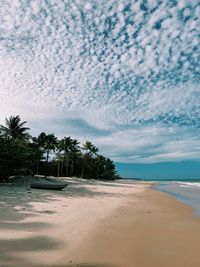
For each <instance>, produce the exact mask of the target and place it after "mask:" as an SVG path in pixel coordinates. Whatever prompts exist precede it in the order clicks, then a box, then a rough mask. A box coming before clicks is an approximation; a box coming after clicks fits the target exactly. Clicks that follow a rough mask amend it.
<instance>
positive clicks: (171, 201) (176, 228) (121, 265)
mask: <svg viewBox="0 0 200 267" xmlns="http://www.w3.org/2000/svg"><path fill="white" fill-rule="evenodd" d="M137 199H138V200H139V201H137V202H133V203H131V201H130V202H129V203H128V204H127V205H125V206H124V207H121V208H119V209H118V211H117V212H115V213H113V214H112V215H110V217H107V218H104V219H103V220H101V222H99V224H98V225H97V226H96V231H95V232H93V233H91V234H90V236H89V237H88V238H87V239H85V240H84V242H83V243H82V245H81V246H80V248H79V249H77V251H78V254H77V255H74V262H75V263H76V264H78V263H79V264H80V265H76V264H75V265H73V266H88V267H89V266H93V267H189V266H191V267H199V266H200V255H199V246H200V219H199V218H197V217H195V216H194V215H193V212H192V208H190V207H189V206H186V205H184V204H182V203H180V202H178V201H177V200H176V199H175V198H173V197H171V196H168V195H166V194H164V193H160V192H156V191H153V190H150V189H148V190H146V191H145V193H144V194H141V195H139V196H137ZM81 263H85V265H81Z"/></svg>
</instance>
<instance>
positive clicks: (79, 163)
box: [0, 115, 118, 181]
mask: <svg viewBox="0 0 200 267" xmlns="http://www.w3.org/2000/svg"><path fill="white" fill-rule="evenodd" d="M26 123H27V122H26V121H23V122H22V121H21V118H20V116H19V115H18V116H11V117H9V118H6V119H5V125H0V181H2V180H6V179H7V178H8V177H9V176H12V175H37V174H40V175H45V176H49V175H51V176H57V177H59V176H76V177H82V178H93V179H107V180H112V179H115V178H117V177H118V175H117V173H116V170H115V165H114V163H113V161H112V160H111V159H109V158H106V157H104V156H102V155H100V154H99V153H98V152H99V149H98V148H97V147H96V146H95V145H94V144H93V143H92V142H90V141H86V142H85V143H83V144H80V142H79V141H78V140H77V139H73V138H71V137H70V136H68V137H63V138H62V139H58V138H57V137H56V136H55V135H54V134H53V133H51V134H47V133H45V132H42V133H40V134H39V135H38V136H37V137H33V136H31V135H30V133H29V130H30V128H28V127H26Z"/></svg>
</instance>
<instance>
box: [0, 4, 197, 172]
mask: <svg viewBox="0 0 200 267" xmlns="http://www.w3.org/2000/svg"><path fill="white" fill-rule="evenodd" d="M199 14H200V3H199V1H198V0H178V1H175V0H165V1H156V0H144V1H142V0H138V1H135V0H119V1H116V0H106V1H105V0H98V1H97V0H93V1H92V0H90V1H82V0H74V1H73V0H46V1H41V0H24V1H20V0H15V1H13V0H3V1H1V9H0V100H1V105H0V122H1V123H3V121H4V118H5V117H8V116H10V115H17V114H20V115H21V117H22V119H23V120H28V121H29V125H30V127H31V128H32V129H33V132H32V133H33V134H37V133H39V132H41V131H43V130H45V131H47V132H55V133H56V134H57V135H58V136H59V137H61V136H64V135H65V136H68V135H71V136H72V137H75V138H79V139H80V140H82V141H84V140H86V139H90V140H92V141H93V142H94V144H95V145H97V146H99V147H100V151H101V153H103V154H104V155H107V156H109V157H111V158H112V159H113V160H114V161H115V162H120V163H122V164H126V163H128V164H133V165H132V170H133V171H132V172H133V174H134V169H135V166H136V165H135V164H139V165H137V166H141V164H142V165H143V166H144V168H145V169H146V170H149V172H150V173H151V174H154V170H153V169H152V168H150V166H151V164H155V163H158V164H160V163H167V164H168V165H170V163H171V165H170V166H171V168H172V169H173V166H174V165H173V162H175V163H178V162H179V163H181V162H182V164H183V165H184V164H185V162H186V161H187V162H191V163H192V162H196V161H198V160H199V158H200V128H199V121H200V46H199V43H200V17H199ZM124 166H127V165H124ZM152 166H153V165H152ZM191 168H192V165H191V167H190V168H188V169H187V170H186V172H188V175H189V173H190V169H191ZM172 169H171V170H172ZM129 172H130V171H129ZM120 173H121V174H123V175H126V174H127V171H126V168H124V169H123V171H120ZM141 173H142V172H141ZM168 173H169V175H171V174H170V173H171V171H170V167H169V168H168ZM198 173H199V171H198V170H196V173H195V174H194V175H195V176H196V175H197V176H198Z"/></svg>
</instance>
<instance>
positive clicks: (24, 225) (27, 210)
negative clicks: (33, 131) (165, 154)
mask: <svg viewBox="0 0 200 267" xmlns="http://www.w3.org/2000/svg"><path fill="white" fill-rule="evenodd" d="M62 180H65V181H67V182H68V183H69V186H68V187H67V188H66V189H64V190H63V191H53V192H52V191H48V190H34V189H30V188H29V186H27V185H26V184H25V185H24V186H21V187H20V186H18V185H13V186H9V185H2V186H0V202H1V206H0V212H1V217H0V266H2V267H25V266H26V267H27V266H31V267H50V266H51V267H52V266H54V267H64V266H65V267H70V266H71V267H75V266H82V267H134V266H136V267H160V266H162V267H165V266H166V267H186V266H187V267H188V266H192V267H199V266H200V258H199V251H198V250H199V243H200V219H199V218H197V217H195V216H194V215H193V213H192V209H191V208H190V207H189V206H187V205H184V204H182V203H180V202H178V201H177V200H176V199H175V198H173V197H171V196H168V195H166V194H165V193H161V192H157V191H154V190H152V189H150V185H151V184H150V183H142V182H135V183H134V182H131V181H123V180H120V181H116V182H100V181H94V180H88V181H87V180H83V179H75V178H74V179H73V178H66V179H64V178H63V179H62Z"/></svg>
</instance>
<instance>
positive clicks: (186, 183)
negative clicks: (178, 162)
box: [178, 182, 200, 188]
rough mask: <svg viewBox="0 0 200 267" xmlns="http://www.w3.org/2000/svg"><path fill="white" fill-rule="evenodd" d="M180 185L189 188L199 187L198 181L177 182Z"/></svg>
mask: <svg viewBox="0 0 200 267" xmlns="http://www.w3.org/2000/svg"><path fill="white" fill-rule="evenodd" d="M178 184H179V186H180V187H189V188H200V183H199V182H193V183H191V182H178Z"/></svg>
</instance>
